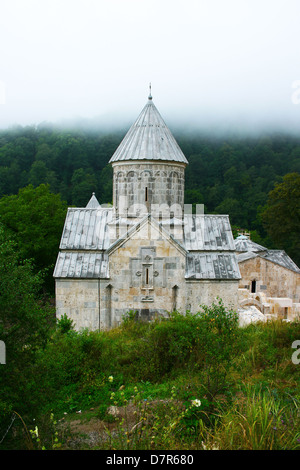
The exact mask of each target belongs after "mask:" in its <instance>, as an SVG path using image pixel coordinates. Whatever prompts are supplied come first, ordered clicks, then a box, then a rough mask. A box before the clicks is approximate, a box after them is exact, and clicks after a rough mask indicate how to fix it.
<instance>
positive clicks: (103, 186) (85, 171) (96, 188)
mask: <svg viewBox="0 0 300 470" xmlns="http://www.w3.org/2000/svg"><path fill="white" fill-rule="evenodd" d="M125 132H126V130H122V131H120V132H114V133H112V134H107V133H101V132H88V131H84V130H62V129H56V128H54V127H51V126H43V125H41V126H38V127H37V128H34V127H24V128H22V127H16V128H12V129H8V130H2V131H1V132H0V198H3V197H4V196H9V195H16V194H18V192H19V190H20V188H24V187H26V186H28V185H32V186H33V187H34V188H37V187H38V186H39V185H40V184H42V183H43V184H47V185H49V190H50V192H51V193H53V194H60V196H61V199H62V201H66V203H67V205H72V206H85V205H86V204H87V202H88V201H89V199H90V197H91V194H92V192H95V193H96V196H97V198H98V200H99V201H100V203H109V202H112V168H111V166H110V165H108V161H109V159H110V157H111V156H112V154H113V153H114V151H115V149H116V148H117V146H118V145H119V143H120V142H121V140H122V138H123V136H124V134H125ZM174 136H175V138H176V139H177V141H178V143H179V145H180V147H181V148H182V150H183V152H184V154H185V155H186V157H187V159H188V161H189V165H188V167H187V169H186V187H185V202H186V203H194V204H196V203H204V205H205V211H206V212H207V213H223V214H224V213H225V214H229V215H230V220H231V224H232V226H233V228H234V230H235V233H236V229H237V228H242V229H245V230H251V231H252V235H253V237H254V239H256V240H257V241H259V242H261V243H265V244H266V245H267V246H268V247H269V248H284V249H286V250H287V251H289V248H290V247H289V242H288V243H286V244H285V246H283V244H282V242H281V241H278V240H276V237H274V236H272V230H273V232H274V230H275V231H276V227H275V229H274V227H273V228H272V229H271V232H270V230H269V231H266V226H267V225H266V223H265V224H264V223H263V219H262V216H261V213H262V212H263V211H264V210H265V209H266V207H267V205H268V204H270V201H269V202H268V195H269V193H270V191H272V190H273V189H274V186H275V184H276V183H281V182H282V181H283V177H284V176H285V175H287V174H290V173H295V174H296V175H297V174H298V175H299V172H300V136H299V137H295V136H288V135H267V136H262V137H244V138H229V137H205V136H202V135H199V134H198V135H196V134H191V133H189V134H187V133H184V132H181V133H179V132H177V133H175V132H174ZM293 184H296V186H297V184H298V183H297V179H296V180H295V181H294V182H293ZM293 191H294V189H292V192H293ZM298 192H299V191H298ZM298 197H299V194H298ZM5 201H6V202H5V205H6V203H7V200H5ZM297 204H298V205H297ZM297 204H296V207H295V211H296V212H294V215H291V216H290V217H289V223H290V222H291V218H294V219H295V220H297V219H298V220H299V203H297ZM0 205H1V204H0ZM2 207H3V204H2ZM4 212H5V211H4ZM0 215H1V216H3V215H4V216H5V214H3V210H2V212H1V214H0ZM285 224H286V221H284V222H283V223H282V221H280V225H285ZM298 224H299V221H298ZM269 225H270V224H269ZM291 230H295V228H294V227H293V228H292V229H291V228H289V229H288V232H290V231H291ZM270 235H271V236H270ZM283 238H284V237H283ZM290 253H291V254H293V256H296V258H297V259H295V261H296V262H298V263H299V261H300V259H299V258H298V257H297V250H295V249H292V250H291V251H290ZM295 253H296V255H295Z"/></svg>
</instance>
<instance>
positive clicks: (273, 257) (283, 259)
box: [237, 249, 300, 273]
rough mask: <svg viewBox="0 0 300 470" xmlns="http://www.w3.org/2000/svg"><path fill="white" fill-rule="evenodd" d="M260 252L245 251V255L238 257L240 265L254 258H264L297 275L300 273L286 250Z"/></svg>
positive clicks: (240, 254)
mask: <svg viewBox="0 0 300 470" xmlns="http://www.w3.org/2000/svg"><path fill="white" fill-rule="evenodd" d="M265 250H266V251H260V252H256V253H255V252H253V251H247V252H246V251H245V252H243V253H239V254H238V255H237V260H238V262H239V263H242V262H244V261H247V260H249V259H252V258H257V257H260V258H264V259H266V260H267V261H271V262H272V263H275V264H278V265H279V266H282V267H283V268H286V269H289V270H291V271H294V272H296V273H300V269H299V268H298V266H297V265H296V264H295V263H294V261H293V260H292V259H291V258H290V257H289V256H288V254H287V253H286V252H285V251H284V250H267V249H265Z"/></svg>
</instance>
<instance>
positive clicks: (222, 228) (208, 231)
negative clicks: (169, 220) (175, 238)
mask: <svg viewBox="0 0 300 470" xmlns="http://www.w3.org/2000/svg"><path fill="white" fill-rule="evenodd" d="M184 223H185V225H184V246H185V248H186V250H188V251H199V250H204V251H207V250H215V251H223V250H225V251H227V250H229V251H234V250H235V245H234V240H233V236H232V231H231V227H230V222H229V217H228V215H207V214H205V215H185V217H184Z"/></svg>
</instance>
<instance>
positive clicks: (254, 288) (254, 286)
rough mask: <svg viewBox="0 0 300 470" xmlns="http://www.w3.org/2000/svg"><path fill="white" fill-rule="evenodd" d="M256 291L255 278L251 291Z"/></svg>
mask: <svg viewBox="0 0 300 470" xmlns="http://www.w3.org/2000/svg"><path fill="white" fill-rule="evenodd" d="M255 292H256V281H255V280H253V281H251V293H252V294H255Z"/></svg>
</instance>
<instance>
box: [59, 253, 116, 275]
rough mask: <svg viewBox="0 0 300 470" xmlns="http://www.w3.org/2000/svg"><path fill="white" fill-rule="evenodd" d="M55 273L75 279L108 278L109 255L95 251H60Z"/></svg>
mask: <svg viewBox="0 0 300 470" xmlns="http://www.w3.org/2000/svg"><path fill="white" fill-rule="evenodd" d="M53 275H54V277H56V278H73V279H99V278H108V277H109V275H108V256H107V255H106V254H105V253H94V252H78V251H74V252H72V251H71V252H70V251H63V252H60V253H59V254H58V257H57V261H56V265H55V269H54V274H53Z"/></svg>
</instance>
